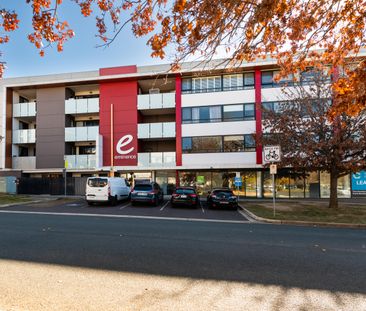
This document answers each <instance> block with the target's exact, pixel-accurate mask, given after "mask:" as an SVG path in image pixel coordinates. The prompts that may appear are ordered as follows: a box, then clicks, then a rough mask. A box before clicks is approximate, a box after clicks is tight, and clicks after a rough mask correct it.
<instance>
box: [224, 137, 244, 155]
mask: <svg viewBox="0 0 366 311" xmlns="http://www.w3.org/2000/svg"><path fill="white" fill-rule="evenodd" d="M237 151H244V136H242V135H241V136H224V152H237Z"/></svg>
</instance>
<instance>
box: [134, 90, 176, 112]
mask: <svg viewBox="0 0 366 311" xmlns="http://www.w3.org/2000/svg"><path fill="white" fill-rule="evenodd" d="M162 108H175V93H159V94H144V95H138V97H137V109H139V110H144V109H162Z"/></svg>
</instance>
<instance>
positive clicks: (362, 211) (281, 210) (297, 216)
mask: <svg viewBox="0 0 366 311" xmlns="http://www.w3.org/2000/svg"><path fill="white" fill-rule="evenodd" d="M243 206H244V207H245V208H246V209H248V210H249V211H251V212H252V213H253V214H255V215H257V216H259V217H262V218H268V219H278V220H297V221H310V222H334V223H349V224H366V203H365V205H362V204H357V205H356V204H350V203H339V207H338V209H330V208H328V207H327V203H324V202H317V203H309V202H299V201H297V202H289V203H284V202H283V203H282V202H281V203H277V204H276V217H274V216H273V206H272V204H271V203H260V204H259V203H254V202H253V203H244V204H243Z"/></svg>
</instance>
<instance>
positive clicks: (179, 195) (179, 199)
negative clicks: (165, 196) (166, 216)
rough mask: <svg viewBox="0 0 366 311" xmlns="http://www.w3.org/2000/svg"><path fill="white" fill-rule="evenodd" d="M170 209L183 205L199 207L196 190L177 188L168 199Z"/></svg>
mask: <svg viewBox="0 0 366 311" xmlns="http://www.w3.org/2000/svg"><path fill="white" fill-rule="evenodd" d="M170 202H171V204H172V207H175V206H177V205H185V206H192V207H197V206H198V205H199V197H198V195H197V193H196V190H195V189H194V188H192V187H177V188H176V189H175V191H174V192H173V194H172V198H171V199H170Z"/></svg>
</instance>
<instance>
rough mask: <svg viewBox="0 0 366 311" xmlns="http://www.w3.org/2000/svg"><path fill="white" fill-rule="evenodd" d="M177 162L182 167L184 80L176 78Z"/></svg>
mask: <svg viewBox="0 0 366 311" xmlns="http://www.w3.org/2000/svg"><path fill="white" fill-rule="evenodd" d="M175 135H176V138H175V141H176V145H175V149H176V150H175V162H176V165H177V166H182V78H181V76H177V77H176V78H175Z"/></svg>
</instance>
